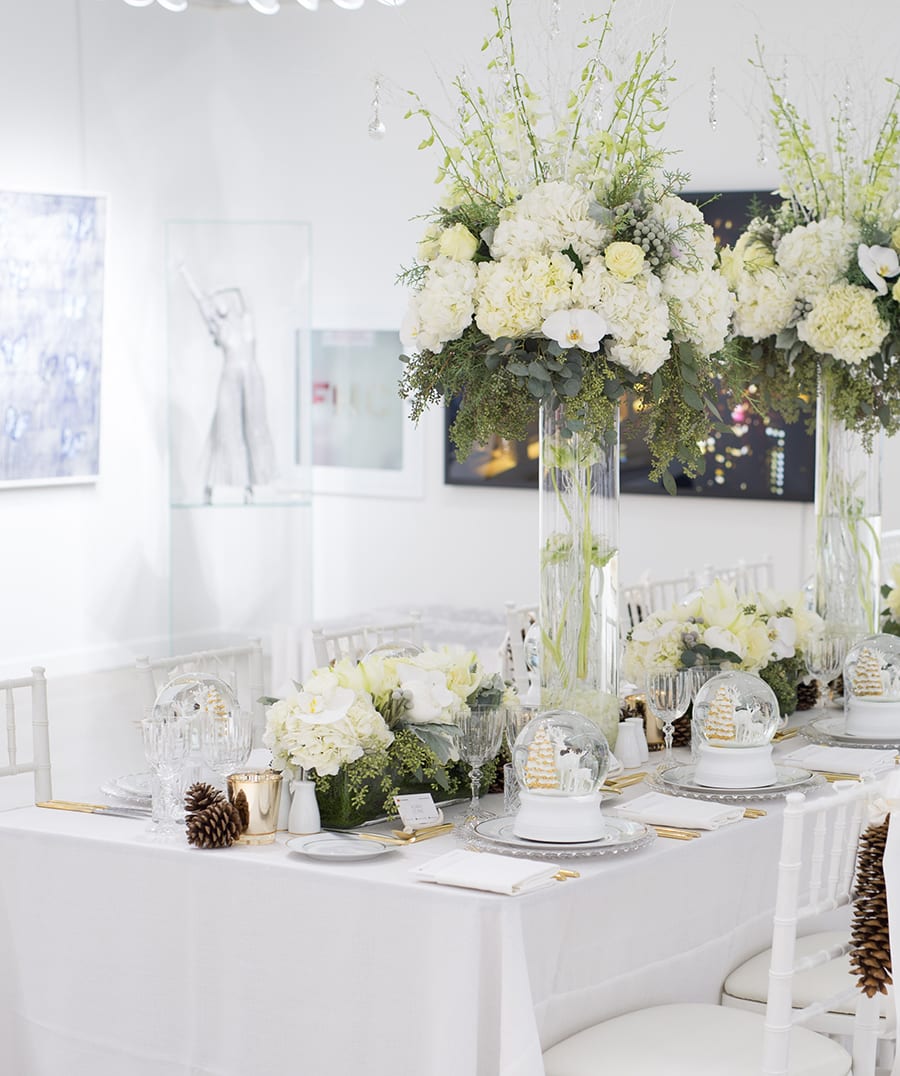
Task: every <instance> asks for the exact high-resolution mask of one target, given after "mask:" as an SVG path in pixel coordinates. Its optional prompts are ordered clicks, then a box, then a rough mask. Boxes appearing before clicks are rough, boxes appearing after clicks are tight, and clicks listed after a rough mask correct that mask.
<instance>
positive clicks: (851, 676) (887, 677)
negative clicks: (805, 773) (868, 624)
mask: <svg viewBox="0 0 900 1076" xmlns="http://www.w3.org/2000/svg"><path fill="white" fill-rule="evenodd" d="M844 718H845V732H846V734H847V735H848V736H860V737H866V738H868V739H872V740H896V739H900V638H897V636H895V635H869V636H867V637H866V638H865V639H861V640H860V641H859V642H858V643H856V645H855V646H853V647H852V648H851V649H850V650H849V651H848V652H847V657H846V658H845V659H844Z"/></svg>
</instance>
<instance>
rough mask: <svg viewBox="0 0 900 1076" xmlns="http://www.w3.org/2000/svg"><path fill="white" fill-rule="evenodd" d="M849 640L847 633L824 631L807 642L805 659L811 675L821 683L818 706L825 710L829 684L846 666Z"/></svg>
mask: <svg viewBox="0 0 900 1076" xmlns="http://www.w3.org/2000/svg"><path fill="white" fill-rule="evenodd" d="M848 642H849V640H848V639H847V637H846V635H840V634H837V633H833V632H829V631H824V632H820V633H819V634H816V635H813V636H812V637H811V638H810V639H809V640H808V641H807V644H806V649H805V654H804V657H805V660H806V668H807V671H808V672H809V675H810V676H811V677H812V678H813V679H814V680H817V681H818V683H819V695H818V699H817V700H816V708H817V709H819V710H822V711H823V712H824V710H825V695H826V693H827V692H829V690H830V689H829V686H828V685H829V684H830V683H831V681H832V680H834V678H835V677H836V676H837V674H838V673H839V672H840V671H841V669H842V668H843V667H844V658H845V657H846V656H847V646H848Z"/></svg>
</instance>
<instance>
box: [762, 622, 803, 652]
mask: <svg viewBox="0 0 900 1076" xmlns="http://www.w3.org/2000/svg"><path fill="white" fill-rule="evenodd" d="M766 630H767V631H768V635H769V642H770V643H771V644H772V657H773V658H774V659H775V660H776V661H777V660H779V659H780V658H792V657H793V656H794V652H795V650H796V648H797V625H796V624H795V623H794V621H793V620H792V619H791V618H790V617H789V616H773V617H769V620H768V622H767V624H766Z"/></svg>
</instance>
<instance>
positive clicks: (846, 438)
mask: <svg viewBox="0 0 900 1076" xmlns="http://www.w3.org/2000/svg"><path fill="white" fill-rule="evenodd" d="M832 408H833V404H832V389H831V385H830V383H829V379H828V376H827V374H825V375H823V376H821V377H820V380H819V396H818V403H817V410H816V610H817V612H818V613H819V614H820V615H821V616H822V617H824V619H825V620H826V622H827V624H828V627H829V628H830V629H832V630H834V631H836V632H840V633H841V634H846V635H848V636H850V637H859V636H862V635H869V634H871V633H872V632H875V631H877V630H878V613H879V603H880V596H879V583H880V547H881V453H882V441H883V435H882V434H878V435H877V436H876V438H875V440H874V443H873V445H872V451H871V452H867V451H866V449H865V447H864V445H863V442H862V439H861V437H860V436H859V434H857V433H854V432H853V430H852V429H848V427H847V426H846V425H845V424H844V423H843V422H841V421H840V420H839V419H838V418H836V417H835V415H834V414H833V409H832Z"/></svg>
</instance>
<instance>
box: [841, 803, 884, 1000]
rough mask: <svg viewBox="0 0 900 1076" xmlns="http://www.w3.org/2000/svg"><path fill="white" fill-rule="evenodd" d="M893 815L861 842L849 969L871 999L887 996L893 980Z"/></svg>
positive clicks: (872, 827)
mask: <svg viewBox="0 0 900 1076" xmlns="http://www.w3.org/2000/svg"><path fill="white" fill-rule="evenodd" d="M889 822H890V815H888V817H887V818H886V819H885V820H884V822H882V823H881V825H880V826H869V828H868V829H867V830H866V831H865V832H864V833H863V835H862V836H861V837H860V839H859V852H858V854H857V857H856V893H855V896H854V898H853V925H852V927H851V930H850V940H851V943H852V946H853V948H852V949H851V950H850V967H851V968H852V970H853V971H855V972H856V974H857V985H858V986H859V989H860V990H862V991H863V992H864V993H865V994H867V995H868V996H869V997H870V998H871V997H874V996H875V994H886V993H887V988H888V987H889V986H890V985H891V983H892V982H893V980H892V978H891V972H892V967H891V942H890V935H889V932H888V911H887V894H886V892H885V884H884V847H885V843H886V842H887V834H888V823H889Z"/></svg>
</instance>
